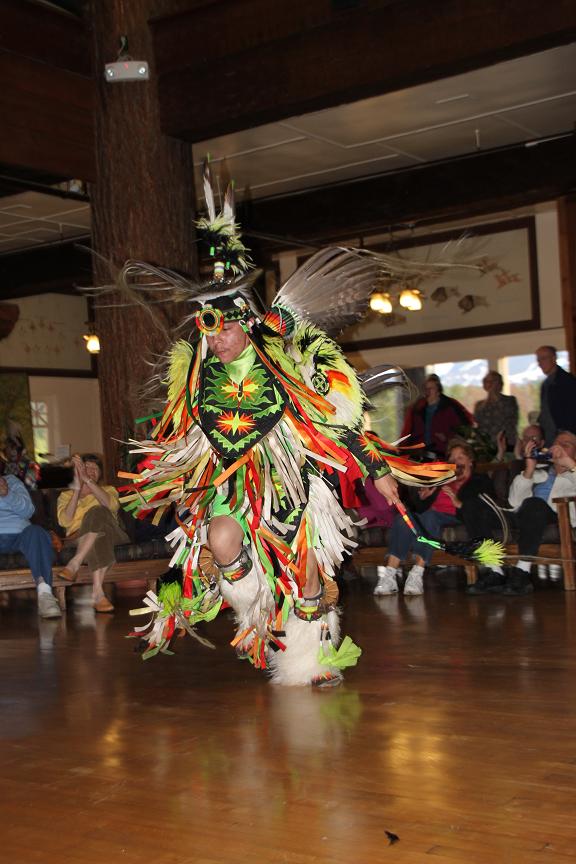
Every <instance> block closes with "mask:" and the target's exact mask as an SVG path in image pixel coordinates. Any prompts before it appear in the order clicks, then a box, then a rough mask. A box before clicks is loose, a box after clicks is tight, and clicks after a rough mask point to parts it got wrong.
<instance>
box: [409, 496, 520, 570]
mask: <svg viewBox="0 0 576 864" xmlns="http://www.w3.org/2000/svg"><path fill="white" fill-rule="evenodd" d="M396 509H397V510H398V512H399V513H400V515H401V516H402V519H403V520H404V522H405V523H406V525H407V526H408V528H409V529H410V530H411V531H412V533H413V534H414V536H415V537H416V539H417V540H418V542H419V543H426V544H427V545H428V546H432V547H433V548H434V549H440V550H441V551H442V552H446V554H447V555H453V556H454V557H455V558H465V559H466V560H467V561H475V562H476V563H477V564H480V565H481V566H483V567H496V566H500V565H501V564H502V562H503V561H504V557H505V555H506V550H505V548H504V546H503V545H502V543H500V542H499V541H498V540H488V539H486V538H484V537H476V538H474V539H472V540H461V541H456V542H453V543H446V542H444V540H435V539H434V538H432V537H425V536H424V535H423V534H420V533H419V532H418V529H417V528H416V526H415V525H414V522H413V521H412V518H411V517H410V514H409V513H408V511H407V510H406V507H405V506H404V504H402V502H401V501H398V502H397V504H396Z"/></svg>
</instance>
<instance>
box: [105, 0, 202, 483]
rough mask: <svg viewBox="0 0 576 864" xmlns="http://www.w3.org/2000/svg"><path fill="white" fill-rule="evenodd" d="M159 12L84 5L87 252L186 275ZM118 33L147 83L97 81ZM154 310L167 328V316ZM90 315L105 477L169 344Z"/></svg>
mask: <svg viewBox="0 0 576 864" xmlns="http://www.w3.org/2000/svg"><path fill="white" fill-rule="evenodd" d="M158 5H159V4H158V3H154V2H153V0H141V2H138V3H126V2H124V0H92V3H91V12H92V28H93V59H94V71H95V79H96V82H97V86H96V111H95V120H96V138H95V144H96V166H97V181H96V183H95V184H94V186H93V188H92V190H91V198H92V214H93V249H94V251H95V252H96V253H97V254H98V255H99V256H102V258H103V259H106V260H107V261H108V262H109V263H110V265H111V266H112V267H119V266H121V265H122V264H123V263H124V262H125V261H126V260H127V259H128V258H134V259H141V260H144V261H150V262H154V263H156V264H159V265H162V266H166V267H170V268H175V269H179V270H183V271H186V272H189V273H191V272H193V271H194V269H195V252H194V250H195V247H194V244H193V218H194V179H193V178H194V175H193V170H192V153H191V148H190V146H189V145H188V144H185V143H183V142H181V141H176V140H174V139H170V138H167V137H165V136H164V135H162V133H161V131H160V123H159V112H158V102H157V91H156V82H155V66H154V58H153V54H152V48H151V42H150V36H149V30H148V25H147V19H148V17H149V15H150V14H152V13H153V12H155V11H156V12H157V11H158ZM161 5H164V7H165V4H161ZM122 35H126V36H127V37H128V40H129V46H128V47H129V51H130V53H131V55H132V56H133V57H134V58H135V59H142V60H147V61H148V62H149V64H150V73H151V78H150V81H136V82H126V83H116V84H109V83H107V82H106V81H105V79H104V64H105V63H107V62H110V61H113V60H115V59H116V56H117V54H118V48H119V44H120V36H122ZM102 258H97V259H95V282H96V284H103V283H104V284H105V283H109V282H110V280H111V271H110V268H109V267H107V266H106V265H103V263H102ZM157 308H158V312H159V313H160V314H164V316H165V320H166V322H168V323H169V322H170V320H171V315H172V314H173V312H172V310H171V309H162V308H161V307H157ZM95 311H96V326H97V330H98V333H99V336H100V340H101V345H102V349H101V354H100V356H99V372H100V374H99V378H100V386H101V404H102V422H103V439H104V442H105V445H104V446H105V459H106V466H107V473H108V476H109V478H110V479H113V478H114V476H115V473H116V470H117V468H118V467H119V464H120V461H121V453H120V445H119V444H118V443H117V440H120V441H126V440H127V438H128V437H129V436H133V435H134V434H135V432H136V433H137V430H135V426H134V419H135V418H136V417H137V416H138V415H139V414H141V413H144V411H143V409H144V408H145V405H143V404H142V399H141V398H140V397H139V393H140V391H141V389H142V385H143V384H144V382H145V381H146V379H147V378H148V377H149V376H150V367H149V366H147V363H146V361H152V360H153V359H154V357H155V355H157V354H158V353H160V352H162V351H163V350H164V349H165V348H166V347H167V346H166V344H165V340H164V337H163V336H162V333H161V331H160V330H159V329H158V328H156V327H154V326H153V324H152V323H151V318H150V316H149V315H148V314H147V313H146V312H144V311H143V310H142V309H141V308H139V307H133V308H129V309H126V308H119V307H115V308H110V309H103V308H96V310H95ZM145 401H146V400H145V399H144V402H145ZM113 439H117V440H113Z"/></svg>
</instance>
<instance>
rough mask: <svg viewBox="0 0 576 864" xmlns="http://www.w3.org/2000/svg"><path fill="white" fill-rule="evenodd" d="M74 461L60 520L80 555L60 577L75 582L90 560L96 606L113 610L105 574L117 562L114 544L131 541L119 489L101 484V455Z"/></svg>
mask: <svg viewBox="0 0 576 864" xmlns="http://www.w3.org/2000/svg"><path fill="white" fill-rule="evenodd" d="M72 462H73V465H74V482H73V484H72V488H70V489H67V490H66V491H65V492H62V494H61V495H60V497H59V498H58V522H59V523H60V525H62V527H63V528H65V529H66V537H67V538H68V539H72V540H74V542H75V544H76V554H75V555H74V557H73V558H72V559H71V560H70V562H69V563H68V565H67V566H66V567H65V568H64V569H63V570H62V571H61V572H60V576H61V577H62V578H63V579H67V580H68V581H70V582H73V581H74V580H75V579H76V576H77V575H78V570H79V569H80V567H81V565H82V564H83V563H84V562H86V564H87V565H88V568H89V570H90V572H91V573H92V600H93V605H94V609H95V610H96V612H112V611H113V609H114V606H113V605H112V603H111V602H110V600H109V599H108V598H107V597H106V595H105V594H104V588H103V584H104V577H105V576H106V573H107V571H108V570H109V569H110V567H111V566H112V565H113V564H114V563H115V561H116V559H115V557H114V546H117V545H120V544H122V543H129V542H130V541H129V538H128V536H127V534H126V533H125V532H124V531H123V529H122V528H121V527H120V525H119V524H118V521H117V518H116V514H117V513H118V509H119V506H120V503H119V500H118V492H117V491H116V489H115V488H114V487H113V486H103V485H102V484H101V482H100V481H101V478H102V463H101V461H100V459H99V458H98V456H95V455H94V454H92V453H87V454H85V455H84V456H74V457H73V459H72Z"/></svg>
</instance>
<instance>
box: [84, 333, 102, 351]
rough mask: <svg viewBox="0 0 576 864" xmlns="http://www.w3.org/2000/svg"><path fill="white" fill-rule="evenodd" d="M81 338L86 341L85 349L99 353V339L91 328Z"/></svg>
mask: <svg viewBox="0 0 576 864" xmlns="http://www.w3.org/2000/svg"><path fill="white" fill-rule="evenodd" d="M82 338H83V339H84V341H85V342H86V350H87V351H88V352H89V353H90V354H99V353H100V339H99V338H98V336H97V335H96V333H94V331H93V330H91V331H90V332H89V333H85V334H84V336H83V337H82Z"/></svg>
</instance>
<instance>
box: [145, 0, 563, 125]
mask: <svg viewBox="0 0 576 864" xmlns="http://www.w3.org/2000/svg"><path fill="white" fill-rule="evenodd" d="M334 6H335V4H333V3H331V2H330V0H275V3H274V13H273V15H272V14H271V13H270V8H269V7H270V3H269V0H216V2H208V3H203V4H200V5H199V6H198V7H196V8H194V9H193V10H190V11H188V12H184V13H180V14H179V15H175V16H172V17H165V18H160V19H156V20H153V21H152V22H151V27H152V32H153V37H154V51H155V58H156V68H157V72H158V87H159V96H160V106H161V123H162V129H163V131H164V132H165V133H166V134H168V135H172V136H174V137H176V138H183V139H187V140H189V141H202V140H206V139H209V138H213V137H216V136H219V135H224V134H227V133H230V132H233V131H236V130H239V129H246V128H249V127H253V126H258V125H260V124H263V123H272V122H276V121H279V120H282V119H285V118H287V117H292V116H296V115H299V114H305V113H307V112H310V111H318V110H321V109H324V108H329V107H332V106H335V105H340V104H343V103H347V102H353V101H355V100H358V99H364V98H367V97H370V96H376V95H379V94H382V93H388V92H392V91H396V90H400V89H402V88H405V87H411V86H415V85H417V84H422V83H424V82H427V81H432V80H436V79H440V78H445V77H449V76H452V75H457V74H459V73H462V72H467V71H470V70H472V69H478V68H481V67H484V66H489V65H491V64H493V63H497V62H499V61H502V60H509V59H512V58H516V57H519V56H522V55H524V54H530V53H533V52H537V51H542V50H544V49H547V48H552V47H556V46H558V45H564V44H568V43H569V42H572V41H573V40H574V39H576V4H574V0H554V2H548V3H542V0H506V2H505V3H503V2H502V0H436V2H434V3H431V2H430V0H401V2H392V3H391V2H390V0H365V2H361V3H359V4H357V5H356V6H355V7H353V8H345V9H344V10H343V11H334ZM503 86H505V82H503Z"/></svg>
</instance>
